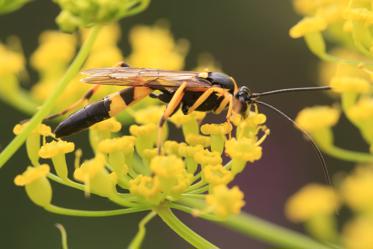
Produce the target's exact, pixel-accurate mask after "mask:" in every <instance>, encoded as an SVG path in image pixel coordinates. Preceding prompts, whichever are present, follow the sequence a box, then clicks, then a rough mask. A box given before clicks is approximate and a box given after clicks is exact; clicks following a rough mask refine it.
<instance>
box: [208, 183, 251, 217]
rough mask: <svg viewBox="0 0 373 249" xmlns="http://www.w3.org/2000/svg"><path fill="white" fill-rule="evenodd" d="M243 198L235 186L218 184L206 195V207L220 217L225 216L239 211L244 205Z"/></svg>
mask: <svg viewBox="0 0 373 249" xmlns="http://www.w3.org/2000/svg"><path fill="white" fill-rule="evenodd" d="M243 198H244V195H243V193H242V192H241V190H240V189H239V188H238V187H237V186H235V187H233V188H231V189H229V188H227V187H226V186H224V185H219V186H216V187H214V188H213V189H212V193H211V194H209V195H207V196H206V204H207V209H208V210H211V211H212V212H213V213H214V214H215V215H217V216H219V217H221V218H226V217H227V216H229V215H232V214H239V213H240V211H241V208H242V207H243V206H244V205H245V201H244V200H243Z"/></svg>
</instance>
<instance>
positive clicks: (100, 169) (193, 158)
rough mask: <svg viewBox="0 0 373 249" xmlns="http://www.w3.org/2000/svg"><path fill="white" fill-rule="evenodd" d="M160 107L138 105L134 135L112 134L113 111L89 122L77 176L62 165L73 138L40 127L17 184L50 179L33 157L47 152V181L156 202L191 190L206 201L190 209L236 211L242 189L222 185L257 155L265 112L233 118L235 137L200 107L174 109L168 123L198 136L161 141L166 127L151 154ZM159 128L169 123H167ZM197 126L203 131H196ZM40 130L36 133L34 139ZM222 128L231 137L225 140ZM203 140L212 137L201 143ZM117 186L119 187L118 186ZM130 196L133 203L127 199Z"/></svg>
mask: <svg viewBox="0 0 373 249" xmlns="http://www.w3.org/2000/svg"><path fill="white" fill-rule="evenodd" d="M163 111H164V108H159V107H154V106H149V107H147V108H145V109H143V110H141V111H139V112H136V114H135V119H136V120H137V121H139V124H136V125H132V126H131V127H130V133H131V134H132V136H128V135H127V136H126V135H125V136H115V135H114V134H115V133H116V132H118V131H119V130H120V128H121V126H120V123H118V121H116V120H115V119H114V118H112V119H108V120H106V121H102V122H100V123H98V124H97V125H95V126H93V127H91V128H90V138H91V140H90V141H91V145H92V148H93V150H94V151H95V157H94V158H93V159H90V160H86V161H84V162H83V163H81V164H80V163H79V158H78V159H77V160H76V165H75V170H74V172H73V176H74V179H75V180H76V181H78V182H75V181H74V180H71V179H70V177H69V176H70V175H71V174H69V171H70V170H71V167H68V166H67V162H66V154H67V153H70V152H72V151H74V150H75V145H74V143H72V142H66V141H62V140H58V141H51V142H46V141H45V140H46V139H45V135H50V134H49V133H47V134H44V135H43V139H42V144H41V145H39V147H38V154H37V155H36V159H35V158H33V160H32V161H34V162H35V165H34V167H32V168H29V169H28V170H27V171H26V172H25V173H24V174H23V175H22V176H18V177H17V178H16V179H17V180H16V183H17V184H18V185H26V186H28V185H29V184H30V183H32V182H35V179H43V182H44V183H43V186H44V185H46V184H45V182H48V184H49V181H48V179H47V178H46V173H43V172H46V171H45V169H48V172H47V173H49V167H47V166H43V169H44V171H39V170H36V169H39V167H42V166H39V164H38V161H39V157H41V158H44V159H48V158H49V159H51V161H52V164H53V166H54V172H55V173H56V175H54V173H50V175H52V176H53V177H52V178H51V179H52V180H53V179H54V180H55V179H56V178H58V179H60V180H59V182H62V183H64V184H66V185H68V186H74V187H76V188H79V189H81V190H84V191H85V193H86V194H95V195H99V196H102V197H106V198H108V199H110V200H112V201H114V202H115V203H120V204H121V205H128V206H132V205H134V206H138V207H148V208H155V207H159V206H160V205H166V204H167V203H178V202H179V201H183V200H184V199H188V198H191V197H189V196H193V197H194V196H198V197H197V200H198V201H201V200H204V201H203V202H202V203H203V206H204V207H203V208H201V207H200V206H196V207H194V210H195V212H194V213H195V214H197V215H198V213H200V214H201V213H212V214H214V215H216V216H219V217H221V218H226V217H228V216H229V215H234V214H238V213H239V212H240V210H241V208H242V207H243V205H244V203H245V202H244V200H243V199H244V195H243V193H242V192H241V191H240V190H239V188H238V187H237V186H234V187H228V184H229V183H230V182H232V180H233V179H234V177H235V176H236V175H237V174H238V173H240V172H241V171H242V170H243V169H244V168H245V166H246V164H247V163H248V162H253V161H256V160H259V159H260V158H261V156H262V149H261V146H260V144H261V143H262V142H263V140H264V139H265V137H266V136H267V135H268V133H264V135H262V137H261V138H258V135H259V133H260V132H261V131H263V130H264V126H263V124H264V122H265V116H264V115H263V114H259V113H251V114H250V115H248V117H247V118H246V119H242V120H241V121H239V122H237V123H236V122H235V124H237V125H238V127H236V125H235V127H236V129H237V132H239V134H240V137H236V136H234V133H233V131H232V128H233V126H232V125H231V124H228V123H225V124H205V125H203V126H201V127H199V126H198V123H199V122H200V121H201V120H202V119H203V117H204V114H202V113H198V112H196V113H193V114H190V115H184V114H181V113H178V114H177V116H176V118H175V120H176V122H175V121H171V122H175V123H176V124H178V125H180V126H181V127H183V129H182V130H183V131H184V132H185V134H184V135H186V137H188V136H189V135H193V136H197V137H203V138H204V139H196V138H195V139H192V140H193V143H192V144H191V143H188V142H187V143H185V142H176V141H170V140H167V134H165V135H164V140H165V141H164V142H163V145H162V147H161V154H157V148H156V146H157V145H156V138H157V136H156V135H157V131H158V129H157V125H156V124H155V123H156V117H158V118H159V117H160V116H161V114H162V113H163ZM149 113H152V114H151V115H150V117H154V120H153V118H150V119H149V120H147V119H146V118H147V117H148V116H149ZM182 115H183V116H182ZM151 120H153V121H154V122H151ZM195 125H196V127H197V131H193V132H191V133H190V134H189V131H188V130H190V129H189V128H185V126H193V127H194V126H195ZM42 127H46V126H42ZM165 128H166V130H167V125H166V126H165ZM19 129H20V128H16V129H15V130H19ZM39 130H40V131H43V130H48V129H46V128H44V129H41V128H39ZM40 131H39V133H40ZM195 132H196V133H195ZM201 132H202V133H204V134H206V136H202V135H201V134H200V133H201ZM39 133H37V134H38V139H39V140H40V135H39ZM237 134H238V133H237ZM228 135H229V136H231V137H230V138H229V139H228V138H227V137H228ZM214 136H218V137H219V139H216V138H214ZM205 139H208V140H209V141H211V143H210V142H209V143H206V142H205ZM213 143H215V145H214V146H213ZM216 148H219V149H218V150H217V149H216ZM220 148H223V149H220ZM224 148H225V151H226V153H227V155H228V156H229V157H230V159H231V160H230V162H228V163H226V164H225V165H224V164H223V160H222V152H223V151H224ZM78 154H79V153H78ZM77 156H79V155H77ZM30 159H31V158H30ZM79 182H81V184H80V183H79ZM48 186H49V185H48ZM44 187H45V186H44ZM119 188H120V189H122V190H121V191H118V189H119ZM27 191H28V190H27ZM38 191H41V190H38ZM48 191H49V190H48ZM123 191H124V192H126V194H125V195H126V198H124V199H122V197H121V195H123V194H122V193H121V192H123ZM27 193H28V194H29V192H27ZM29 195H30V194H29ZM50 195H51V194H50ZM30 197H31V196H30ZM31 198H33V197H31ZM129 199H130V200H131V202H127V200H129ZM38 203H39V205H44V206H46V205H50V199H48V202H40V201H39V202H38ZM123 203H125V204H123Z"/></svg>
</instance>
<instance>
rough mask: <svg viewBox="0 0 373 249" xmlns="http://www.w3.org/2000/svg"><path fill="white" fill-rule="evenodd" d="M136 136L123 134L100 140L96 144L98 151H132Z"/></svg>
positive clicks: (126, 152)
mask: <svg viewBox="0 0 373 249" xmlns="http://www.w3.org/2000/svg"><path fill="white" fill-rule="evenodd" d="M135 140H136V138H135V137H133V136H123V137H118V138H111V139H105V140H102V141H101V142H100V143H99V144H98V151H100V152H102V153H113V152H123V153H125V154H129V153H133V152H134V146H135Z"/></svg>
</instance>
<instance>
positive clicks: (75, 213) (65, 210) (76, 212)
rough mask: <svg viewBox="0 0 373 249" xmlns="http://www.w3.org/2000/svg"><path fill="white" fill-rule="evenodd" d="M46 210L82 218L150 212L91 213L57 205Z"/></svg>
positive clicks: (122, 210)
mask: <svg viewBox="0 0 373 249" xmlns="http://www.w3.org/2000/svg"><path fill="white" fill-rule="evenodd" d="M44 209H45V210H47V211H49V212H51V213H55V214H62V215H68V216H80V217H106V216H115V215H123V214H131V213H138V212H143V211H146V210H149V208H142V207H141V208H124V209H116V210H100V211H91V210H78V209H70V208H63V207H58V206H55V205H49V206H46V207H44Z"/></svg>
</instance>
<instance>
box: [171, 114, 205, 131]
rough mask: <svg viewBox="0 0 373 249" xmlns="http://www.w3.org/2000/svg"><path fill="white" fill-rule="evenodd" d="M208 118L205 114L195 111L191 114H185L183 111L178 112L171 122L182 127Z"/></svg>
mask: <svg viewBox="0 0 373 249" xmlns="http://www.w3.org/2000/svg"><path fill="white" fill-rule="evenodd" d="M205 116H206V113H205V112H198V111H194V112H192V113H190V114H184V113H183V112H182V111H181V110H180V111H178V112H176V113H175V114H174V115H172V117H171V118H170V121H171V122H172V123H174V124H175V125H176V126H177V127H180V126H182V125H184V124H186V123H188V122H191V121H197V122H199V121H201V120H202V119H204V118H205Z"/></svg>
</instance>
